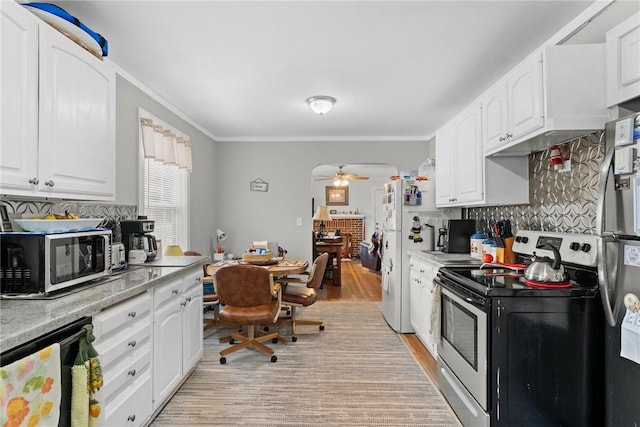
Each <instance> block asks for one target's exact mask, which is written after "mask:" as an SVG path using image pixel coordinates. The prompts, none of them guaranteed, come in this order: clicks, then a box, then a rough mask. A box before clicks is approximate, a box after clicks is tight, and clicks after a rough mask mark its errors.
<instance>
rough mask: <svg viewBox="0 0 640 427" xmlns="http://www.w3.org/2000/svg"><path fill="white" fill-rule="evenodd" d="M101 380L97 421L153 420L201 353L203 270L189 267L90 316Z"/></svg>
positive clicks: (108, 424) (124, 423)
mask: <svg viewBox="0 0 640 427" xmlns="http://www.w3.org/2000/svg"><path fill="white" fill-rule="evenodd" d="M93 328H94V335H95V337H96V341H95V342H94V346H95V348H96V350H97V351H98V354H99V355H100V363H101V365H102V373H103V378H104V383H103V386H102V388H101V389H100V391H99V393H98V398H99V400H100V406H101V408H102V410H101V413H100V420H99V425H101V426H105V427H111V426H113V427H122V426H127V427H129V426H131V427H134V426H141V425H146V424H148V423H149V422H150V421H151V417H152V416H153V415H154V411H156V410H159V409H160V408H161V407H162V405H164V404H165V403H166V402H167V401H168V399H169V398H170V397H171V396H172V395H173V393H175V392H176V391H177V389H178V387H179V386H180V385H181V384H182V382H183V381H184V379H185V378H186V376H187V375H188V374H189V373H190V372H191V370H192V369H193V367H194V366H195V365H196V363H197V362H198V360H199V359H200V357H201V356H202V270H201V269H197V270H192V271H191V272H188V273H185V274H184V275H183V276H182V277H177V278H175V279H173V280H171V281H169V282H167V283H165V284H163V285H160V286H157V287H155V288H153V289H149V290H148V291H146V292H144V293H143V294H141V295H138V296H135V297H133V298H131V299H128V300H126V301H123V302H121V303H119V304H116V305H114V306H112V307H109V308H107V309H105V310H104V311H102V312H100V313H99V314H97V315H96V316H94V318H93Z"/></svg>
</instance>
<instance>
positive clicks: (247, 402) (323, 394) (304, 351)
mask: <svg viewBox="0 0 640 427" xmlns="http://www.w3.org/2000/svg"><path fill="white" fill-rule="evenodd" d="M299 311H300V312H301V316H302V317H305V318H310V319H311V318H313V319H323V320H324V322H325V325H326V329H325V330H324V331H322V332H320V331H318V329H317V327H311V326H301V327H298V341H297V342H295V343H291V342H290V343H288V344H286V345H284V344H282V343H278V344H275V345H274V344H271V343H268V345H271V346H275V349H276V355H277V356H278V361H277V362H276V363H271V362H270V361H269V356H267V355H265V354H263V353H259V352H257V351H256V350H247V349H244V350H240V351H239V352H236V353H232V354H230V355H228V356H227V363H226V364H225V365H221V364H220V362H219V359H220V356H219V354H218V352H219V351H220V349H222V348H224V347H225V346H228V345H229V344H220V343H218V336H219V335H221V334H223V333H224V332H227V331H229V329H224V328H223V329H220V328H217V329H214V330H213V331H211V330H209V331H207V332H206V334H207V335H206V338H205V340H204V355H203V357H202V359H201V360H200V362H199V363H198V365H197V367H196V369H195V371H194V372H193V373H192V374H191V376H190V377H189V379H188V380H187V381H186V382H185V384H184V385H183V386H182V388H181V389H180V390H179V391H178V392H177V393H176V395H175V396H174V397H173V398H172V399H171V401H170V402H169V403H168V404H167V406H166V407H165V408H164V409H163V410H162V412H161V413H160V414H159V415H158V417H157V418H156V420H155V421H154V423H153V424H152V425H153V426H194V425H206V426H245V427H246V426H459V425H460V424H459V423H458V421H457V419H456V418H455V416H454V415H453V413H452V411H451V409H450V408H449V406H448V405H447V404H446V403H445V401H444V399H443V398H442V396H441V395H440V394H439V392H438V391H437V390H436V387H435V386H434V385H433V384H432V383H431V382H430V380H429V379H428V378H427V376H426V375H425V373H424V372H423V371H422V369H421V367H420V366H419V365H418V363H417V362H416V361H415V360H414V359H413V356H411V354H410V353H409V351H408V350H407V348H406V347H405V345H404V344H403V342H402V340H401V339H400V337H399V336H398V335H397V334H396V333H394V332H393V331H392V330H391V329H390V328H389V327H388V326H387V324H386V322H385V321H384V318H383V317H382V314H381V311H380V306H379V303H375V302H346V301H345V302H342V301H331V302H327V301H318V302H316V303H315V304H313V305H312V306H310V307H307V308H305V309H303V310H299ZM283 332H284V333H285V334H288V330H286V329H285V330H283Z"/></svg>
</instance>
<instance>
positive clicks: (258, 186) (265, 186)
mask: <svg viewBox="0 0 640 427" xmlns="http://www.w3.org/2000/svg"><path fill="white" fill-rule="evenodd" d="M249 189H250V190H251V191H265V192H266V191H269V183H268V182H265V181H264V180H263V179H262V178H258V179H255V180H253V181H251V183H250V184H249Z"/></svg>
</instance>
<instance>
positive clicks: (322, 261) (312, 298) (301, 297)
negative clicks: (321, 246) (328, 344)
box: [280, 253, 329, 342]
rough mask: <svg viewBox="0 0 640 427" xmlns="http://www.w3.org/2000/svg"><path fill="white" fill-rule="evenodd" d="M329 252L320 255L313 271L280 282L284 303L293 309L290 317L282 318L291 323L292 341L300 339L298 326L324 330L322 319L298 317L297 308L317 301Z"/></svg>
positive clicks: (314, 262)
mask: <svg viewBox="0 0 640 427" xmlns="http://www.w3.org/2000/svg"><path fill="white" fill-rule="evenodd" d="M328 260H329V254H328V253H323V254H321V255H320V256H318V257H317V258H316V259H315V260H314V261H313V265H312V266H311V271H309V272H308V273H305V274H302V275H297V277H296V275H292V276H287V277H285V278H283V279H282V281H281V282H280V283H281V284H282V305H283V306H284V307H289V308H290V309H291V311H290V314H291V316H290V317H289V318H282V319H281V322H280V323H285V322H287V323H289V325H290V327H291V341H293V342H295V341H297V340H298V337H297V336H296V326H298V325H316V326H318V327H319V329H320V330H321V331H323V330H324V325H323V322H322V320H311V319H298V317H297V312H296V308H300V307H308V306H310V305H311V304H313V303H315V302H316V300H317V298H318V294H317V292H316V289H318V288H320V286H321V285H322V278H323V277H324V271H325V269H326V268H327V262H328Z"/></svg>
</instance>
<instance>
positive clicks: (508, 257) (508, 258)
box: [502, 237, 516, 264]
mask: <svg viewBox="0 0 640 427" xmlns="http://www.w3.org/2000/svg"><path fill="white" fill-rule="evenodd" d="M503 240H504V248H503V249H504V261H502V262H506V263H508V264H513V263H514V262H516V255H515V254H514V253H513V237H505V238H504V239H503Z"/></svg>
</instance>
